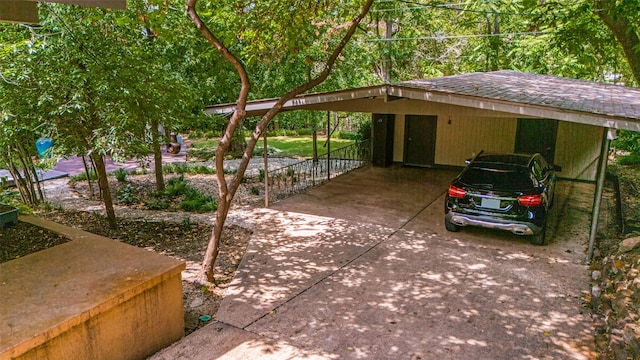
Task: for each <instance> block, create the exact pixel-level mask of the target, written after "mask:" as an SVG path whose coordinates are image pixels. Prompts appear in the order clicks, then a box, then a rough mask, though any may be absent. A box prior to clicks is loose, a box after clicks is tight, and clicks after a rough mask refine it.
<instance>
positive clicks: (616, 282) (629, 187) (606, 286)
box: [589, 165, 640, 359]
mask: <svg viewBox="0 0 640 360" xmlns="http://www.w3.org/2000/svg"><path fill="white" fill-rule="evenodd" d="M610 170H611V171H613V172H614V173H615V174H616V175H617V176H618V180H619V184H620V197H619V199H620V201H621V204H620V205H621V207H622V214H621V215H622V216H623V219H624V222H625V226H624V227H625V229H627V230H628V229H630V228H631V229H633V226H638V225H640V193H638V189H639V188H640V166H638V165H634V166H612V167H610ZM614 189H615V187H614V186H613V183H612V182H608V183H607V189H606V190H605V193H604V196H603V209H602V212H601V221H602V220H603V219H602V217H603V216H606V217H607V218H606V219H604V220H605V223H604V224H602V225H603V226H601V227H600V228H599V230H600V232H599V235H598V242H597V249H596V252H595V257H594V260H593V262H592V263H591V266H590V270H591V279H592V282H591V294H590V296H589V301H590V305H591V311H592V312H593V315H594V316H593V318H594V324H595V330H596V333H595V340H596V348H597V351H598V355H599V356H598V358H599V359H627V358H633V359H636V358H640V325H639V324H640V323H639V321H640V311H639V309H640V238H638V236H639V235H640V232H638V231H637V230H636V231H633V230H632V231H631V232H630V233H628V234H621V233H620V228H619V226H618V223H619V219H617V217H616V216H615V215H614V214H616V206H617V204H616V197H615V196H614ZM634 237H635V239H636V240H633V239H632V238H634ZM625 238H626V239H627V240H625Z"/></svg>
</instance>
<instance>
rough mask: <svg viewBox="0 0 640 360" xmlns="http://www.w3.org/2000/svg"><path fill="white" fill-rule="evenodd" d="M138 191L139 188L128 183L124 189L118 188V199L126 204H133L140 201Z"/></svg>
mask: <svg viewBox="0 0 640 360" xmlns="http://www.w3.org/2000/svg"><path fill="white" fill-rule="evenodd" d="M136 192H137V189H136V188H135V187H133V186H131V185H127V186H125V187H123V188H122V189H120V190H118V194H117V196H116V199H118V201H119V202H121V203H123V204H125V205H133V204H135V203H138V202H140V199H139V198H138V196H137V195H136Z"/></svg>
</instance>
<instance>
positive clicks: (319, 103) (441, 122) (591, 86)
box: [207, 71, 640, 261]
mask: <svg viewBox="0 0 640 360" xmlns="http://www.w3.org/2000/svg"><path fill="white" fill-rule="evenodd" d="M275 102H276V100H275V99H265V100H257V101H252V102H249V103H248V104H247V108H246V110H247V114H248V116H260V115H262V114H264V113H265V112H266V111H267V110H268V109H270V108H271V107H272V106H273V105H274V104H275ZM233 110H234V105H233V104H227V105H219V106H212V107H209V108H207V113H209V114H227V113H230V112H232V111H233ZM283 110H284V111H291V110H316V111H318V110H319V111H341V112H365V113H371V114H372V119H373V122H372V125H373V126H372V128H373V134H372V135H373V142H372V163H373V164H374V166H380V167H387V166H390V165H392V164H397V163H400V164H406V165H413V166H424V167H460V166H463V165H464V160H465V159H466V158H468V157H470V156H472V155H473V154H475V153H477V152H478V151H480V150H485V151H492V152H529V153H531V152H540V153H543V154H545V155H546V157H547V158H548V159H550V161H552V162H554V163H556V164H558V165H560V166H562V168H563V172H562V174H561V176H562V177H563V178H565V179H569V180H577V181H586V182H594V183H596V190H595V196H594V201H593V213H594V214H595V216H594V217H593V219H594V221H593V222H592V224H591V230H590V235H589V237H590V244H589V252H588V256H587V261H590V259H591V255H592V250H593V243H594V240H595V235H596V232H595V230H596V228H597V214H598V213H599V209H600V199H601V195H602V188H603V183H604V175H605V170H606V161H604V160H606V156H607V154H608V151H609V142H610V140H612V139H614V138H615V137H616V130H618V129H625V130H631V131H640V89H636V88H630V87H624V86H620V85H612V84H604V83H598V82H589V81H583V80H576V79H567V78H558V77H553V76H546V75H537V74H528V73H520V72H515V71H496V72H489V73H472V74H462V75H455V76H446V77H441V78H435V79H428V80H415V81H407V82H402V83H398V84H385V85H379V86H372V87H364V88H357V89H348V90H340V91H334V92H327V93H318V94H308V95H302V96H299V97H296V98H294V99H292V100H290V101H289V102H287V103H286V104H285V105H284V107H283Z"/></svg>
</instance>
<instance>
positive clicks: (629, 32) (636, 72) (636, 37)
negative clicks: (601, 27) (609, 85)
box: [593, 0, 640, 86]
mask: <svg viewBox="0 0 640 360" xmlns="http://www.w3.org/2000/svg"><path fill="white" fill-rule="evenodd" d="M593 11H594V12H595V13H596V15H598V17H599V18H600V19H601V20H602V21H603V22H604V23H605V25H607V27H608V28H609V30H611V32H612V33H613V35H614V36H615V37H616V39H617V40H618V42H619V43H620V46H621V47H622V50H623V51H624V54H625V56H626V58H627V63H628V64H629V67H630V68H631V72H632V73H633V76H634V77H635V80H636V84H637V85H638V86H640V2H638V1H629V0H628V1H613V0H594V9H593Z"/></svg>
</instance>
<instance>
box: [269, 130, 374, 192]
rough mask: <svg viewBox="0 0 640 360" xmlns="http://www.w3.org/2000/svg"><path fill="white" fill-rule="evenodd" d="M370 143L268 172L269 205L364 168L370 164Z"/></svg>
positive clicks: (361, 143)
mask: <svg viewBox="0 0 640 360" xmlns="http://www.w3.org/2000/svg"><path fill="white" fill-rule="evenodd" d="M370 159H371V152H370V141H369V140H366V141H361V142H357V143H355V144H353V145H349V146H345V147H342V148H339V149H336V150H333V151H331V152H329V153H328V154H325V155H322V156H319V157H318V159H317V160H315V161H314V160H313V159H308V160H303V161H300V162H297V163H294V164H291V165H288V166H284V167H281V168H279V169H275V170H271V171H269V175H268V179H269V202H270V203H271V202H275V201H277V200H281V199H284V198H287V197H289V196H292V195H295V194H298V193H300V192H302V191H304V190H306V189H308V188H310V187H313V186H316V185H319V184H322V183H324V182H326V181H329V180H330V179H332V178H334V177H336V176H338V175H342V174H344V173H347V172H349V171H351V170H353V169H357V168H360V167H363V166H365V165H366V164H368V163H369V162H370Z"/></svg>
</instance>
